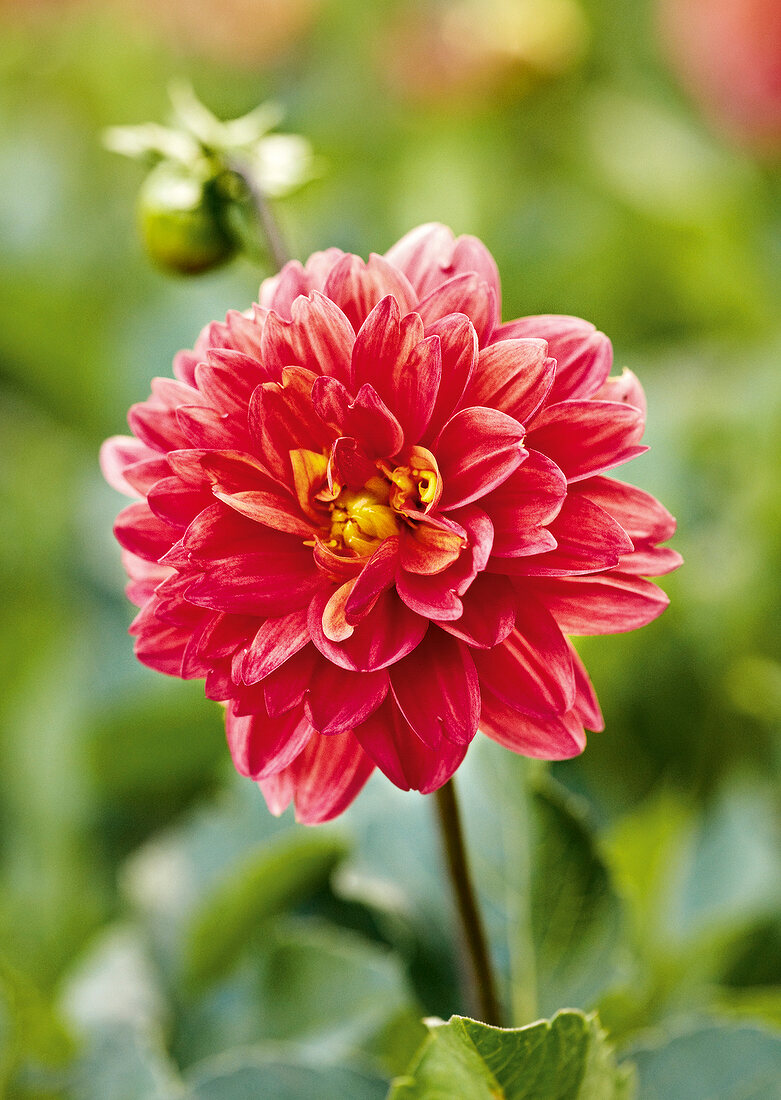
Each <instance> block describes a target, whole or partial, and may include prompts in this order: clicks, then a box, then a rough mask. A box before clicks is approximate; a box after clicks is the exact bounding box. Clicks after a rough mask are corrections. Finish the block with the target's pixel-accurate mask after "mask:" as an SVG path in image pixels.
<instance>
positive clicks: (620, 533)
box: [495, 495, 633, 577]
mask: <svg viewBox="0 0 781 1100" xmlns="http://www.w3.org/2000/svg"><path fill="white" fill-rule="evenodd" d="M549 531H550V534H551V535H552V536H553V537H554V539H555V549H551V550H549V551H548V552H547V553H542V554H533V555H530V556H528V557H521V558H513V559H502V560H500V561H497V562H496V563H495V564H496V568H497V571H500V572H503V573H511V574H516V575H522V576H526V577H564V576H569V575H571V574H574V573H595V572H597V571H598V570H604V569H611V568H612V567H613V566H616V565H618V563H619V561H620V560H621V559H622V557H623V555H625V554H630V555H631V553H632V550H633V545H632V540H631V539H630V538H629V535H627V533H626V531H625V530H624V528H623V527H621V526H620V524H618V523H616V521H615V520H614V519H613V518H612V516H610V515H609V514H608V513H607V512H606V511H605V510H604V508H600V507H599V505H597V504H594V503H593V502H592V501H590V500H589V499H588V498H587V497H583V496H576V495H568V496H567V497H566V499H565V500H564V503H563V504H562V506H561V509H560V511H559V514H558V515H557V516H556V518H555V519H554V520H553V521H552V522H551V524H550V528H549Z"/></svg>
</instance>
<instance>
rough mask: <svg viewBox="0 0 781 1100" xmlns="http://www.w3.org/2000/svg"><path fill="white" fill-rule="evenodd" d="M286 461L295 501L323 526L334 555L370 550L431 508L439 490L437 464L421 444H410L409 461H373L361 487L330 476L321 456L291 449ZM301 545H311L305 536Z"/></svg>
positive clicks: (312, 544)
mask: <svg viewBox="0 0 781 1100" xmlns="http://www.w3.org/2000/svg"><path fill="white" fill-rule="evenodd" d="M290 459H291V463H292V466H293V479H294V482H295V490H296V495H297V497H298V500H299V503H300V505H301V507H302V509H303V511H304V512H305V513H306V514H307V515H308V516H310V517H311V518H312V519H313V520H316V521H319V522H320V523H321V524H322V528H323V533H322V534H321V536H320V537H321V539H322V540H323V541H324V542H325V543H326V545H327V546H329V547H330V548H331V549H332V550H334V551H336V552H337V553H339V552H340V551H344V550H348V551H351V552H352V553H353V554H357V555H358V556H359V557H367V556H368V555H369V554H373V553H374V551H375V550H376V549H377V547H378V546H379V545H380V544H381V543H382V542H384V541H385V539H388V538H392V537H393V536H394V535H397V534H398V533H399V531H400V530H401V528H402V525H404V524H406V525H407V526H408V527H413V528H414V527H416V526H417V523H416V519H417V516H418V515H422V514H423V513H425V512H428V511H430V510H431V508H432V507H434V505H435V504H436V502H437V501H438V500H439V496H440V494H441V479H440V477H439V473H438V471H437V469H436V462H435V461H434V458H433V455H431V454H430V452H428V451H426V450H425V449H424V448H422V447H412V448H410V453H409V457H408V463H409V465H406V466H395V467H393V466H390V465H389V464H388V463H386V462H378V463H377V473H376V474H375V475H374V476H373V477H370V478H369V479H368V481H367V482H366V483H365V485H363V486H362V488H360V489H348V488H344V487H343V486H342V485H341V484H339V482H338V481H336V480H335V479H334V478H333V477H331V475H330V474H329V460H328V457H327V456H326V455H323V454H318V453H317V452H316V451H309V450H305V449H301V450H297V451H291V452H290ZM326 532H327V533H326ZM305 545H307V546H314V545H315V543H314V541H311V540H309V539H307V540H306V543H305Z"/></svg>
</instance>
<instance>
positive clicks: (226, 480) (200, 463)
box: [169, 450, 292, 500]
mask: <svg viewBox="0 0 781 1100" xmlns="http://www.w3.org/2000/svg"><path fill="white" fill-rule="evenodd" d="M179 455H182V456H185V457H184V461H183V462H180V460H179V458H178V456H179ZM169 458H170V459H171V464H172V465H173V466H174V468H175V469H176V472H177V474H179V476H180V477H181V476H182V473H181V467H182V466H183V467H184V469H185V470H186V471H187V475H188V476H190V477H191V476H193V475H194V474H195V470H196V468H197V469H200V471H201V473H200V480H203V478H206V480H207V481H208V482H209V483H210V484H211V485H212V486H214V487H215V488H217V489H219V490H220V492H222V493H239V492H246V491H248V490H250V489H260V490H263V491H264V492H267V493H276V494H283V495H284V496H286V497H287V498H289V499H291V500H292V496H291V494H290V492H289V490H288V488H287V487H286V486H280V484H279V482H278V481H275V480H274V478H273V477H271V475H270V474H269V473H268V471H267V470H266V468H265V467H264V466H263V465H262V464H261V463H260V462H259V460H258V459H257V458H255V456H254V455H251V454H248V453H247V452H246V451H204V450H194V451H172V452H171V455H169Z"/></svg>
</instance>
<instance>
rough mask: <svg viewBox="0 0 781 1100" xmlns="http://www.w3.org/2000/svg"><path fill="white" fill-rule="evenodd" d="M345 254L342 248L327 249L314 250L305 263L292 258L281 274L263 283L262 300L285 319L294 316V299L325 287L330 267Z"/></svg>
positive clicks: (261, 302)
mask: <svg viewBox="0 0 781 1100" xmlns="http://www.w3.org/2000/svg"><path fill="white" fill-rule="evenodd" d="M342 256H344V252H342V250H341V248H326V249H325V250H324V251H322V252H313V253H312V255H311V256H310V257H309V259H308V260H307V261H306V263H305V264H304V266H303V267H302V266H301V263H300V262H299V261H298V260H290V261H289V262H288V263H286V264H285V266H284V267H283V268H282V270H281V271H280V272H279V274H278V275H272V276H271V277H270V278H268V279H264V280H263V282H262V283H261V284H260V296H259V299H258V300H259V302H260V305H261V306H262V307H263V306H265V307H267V308H268V309H273V310H274V311H275V312H276V313H278V314H279V315H280V317H283V318H284V319H285V320H286V321H289V320H290V319H291V308H292V305H293V302H294V301H295V300H296V298H298V296H299V295H300V294H309V292H310V291H311V290H322V289H323V286H324V285H325V280H326V279H327V278H328V273H329V272H330V270H331V268H332V267H333V266H334V265H335V264H336V263H338V261H339V260H340V259H341V258H342Z"/></svg>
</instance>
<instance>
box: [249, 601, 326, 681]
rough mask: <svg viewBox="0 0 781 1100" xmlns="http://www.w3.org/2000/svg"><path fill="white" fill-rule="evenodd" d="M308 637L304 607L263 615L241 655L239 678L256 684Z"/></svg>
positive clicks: (295, 650) (296, 651)
mask: <svg viewBox="0 0 781 1100" xmlns="http://www.w3.org/2000/svg"><path fill="white" fill-rule="evenodd" d="M308 641H309V629H308V627H307V611H306V608H301V609H300V610H298V611H291V612H290V613H289V614H287V615H282V616H280V617H278V618H273V619H266V621H265V622H264V623H262V625H261V626H260V627H259V628H258V630H257V632H256V634H255V637H254V638H253V639H252V641H251V642H250V645H249V647H248V648H247V649H246V650H245V651H244V652H243V654H242V655H241V658H242V659H241V679H242V681H243V682H244V683H245V684H256V683H257V682H258V681H259V680H262V679H263V678H264V677H265V676H268V675H269V674H270V673H272V672H273V671H274V670H275V669H277V668H279V666H280V665H281V664H284V663H285V661H287V660H288V658H290V657H292V656H293V655H294V654H295V653H298V651H299V650H300V649H303V647H304V646H305V645H306V644H307V642H308Z"/></svg>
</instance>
